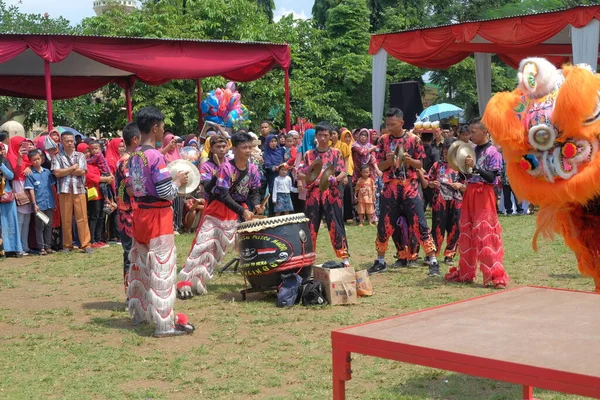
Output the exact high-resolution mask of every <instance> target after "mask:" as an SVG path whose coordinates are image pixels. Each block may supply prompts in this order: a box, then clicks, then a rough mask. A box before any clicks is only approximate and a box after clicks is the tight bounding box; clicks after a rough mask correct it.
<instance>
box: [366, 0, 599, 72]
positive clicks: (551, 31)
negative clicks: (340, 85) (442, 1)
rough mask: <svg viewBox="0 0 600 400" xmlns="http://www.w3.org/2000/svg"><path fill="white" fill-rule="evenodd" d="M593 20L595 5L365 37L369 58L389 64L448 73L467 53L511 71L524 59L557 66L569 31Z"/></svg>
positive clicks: (565, 52) (568, 45) (566, 56)
mask: <svg viewBox="0 0 600 400" xmlns="http://www.w3.org/2000/svg"><path fill="white" fill-rule="evenodd" d="M593 19H596V20H600V5H594V6H580V7H576V8H572V9H569V10H562V11H555V12H548V13H542V14H535V15H526V16H518V17H510V18H500V19H495V20H487V21H474V22H465V23H461V24H454V25H447V26H440V27H433V28H422V29H418V30H409V31H404V32H396V33H383V34H378V35H372V36H371V43H370V47H369V54H371V55H375V54H377V52H378V51H379V50H380V49H382V48H383V49H384V50H385V51H386V52H387V53H388V54H390V55H391V56H392V57H394V58H397V59H399V60H402V61H404V62H407V63H409V64H412V65H415V66H417V67H420V68H431V69H441V68H449V67H450V66H452V65H454V64H456V63H458V62H460V61H462V60H463V59H465V58H467V57H468V56H470V55H471V54H473V53H495V54H497V55H498V56H499V57H500V58H501V59H502V61H504V62H505V63H506V64H507V65H509V66H511V67H513V68H516V67H517V66H518V64H519V62H520V61H521V60H522V59H523V58H525V57H528V56H542V57H546V58H548V59H549V60H551V61H552V62H554V63H555V64H556V65H557V66H559V65H561V64H563V63H564V62H566V61H568V60H569V56H570V55H571V52H572V49H571V39H570V37H569V31H568V29H569V25H571V26H573V27H575V28H582V27H584V26H586V25H588V24H589V23H590V21H592V20H593Z"/></svg>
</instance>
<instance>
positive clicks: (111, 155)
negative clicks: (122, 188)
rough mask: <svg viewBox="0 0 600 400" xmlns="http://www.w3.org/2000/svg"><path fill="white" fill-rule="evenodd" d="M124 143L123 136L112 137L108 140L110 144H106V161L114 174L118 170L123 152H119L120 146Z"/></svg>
mask: <svg viewBox="0 0 600 400" xmlns="http://www.w3.org/2000/svg"><path fill="white" fill-rule="evenodd" d="M121 143H123V138H117V139H111V141H110V142H108V146H106V161H107V162H108V168H109V169H110V172H111V173H112V174H115V173H116V171H117V163H118V162H119V159H120V158H121V153H120V152H119V146H120V145H121Z"/></svg>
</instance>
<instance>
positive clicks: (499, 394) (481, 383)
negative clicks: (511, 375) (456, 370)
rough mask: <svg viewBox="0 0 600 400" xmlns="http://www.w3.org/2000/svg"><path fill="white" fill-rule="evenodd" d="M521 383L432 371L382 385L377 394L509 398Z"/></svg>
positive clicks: (438, 399) (433, 399) (451, 399)
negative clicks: (385, 386)
mask: <svg viewBox="0 0 600 400" xmlns="http://www.w3.org/2000/svg"><path fill="white" fill-rule="evenodd" d="M521 390H522V389H521V386H519V385H515V384H511V383H504V382H499V381H494V380H489V379H483V378H477V377H473V376H468V375H460V374H452V373H444V372H440V373H437V372H436V373H432V374H427V375H425V376H420V377H418V378H412V379H409V380H407V381H406V383H405V384H403V385H400V386H395V387H389V388H386V389H382V390H381V391H380V393H378V395H381V396H378V397H380V398H387V397H388V396H389V395H394V396H407V397H409V398H411V399H423V400H512V399H517V398H520V395H521V393H522V392H521Z"/></svg>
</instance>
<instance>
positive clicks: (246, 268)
mask: <svg viewBox="0 0 600 400" xmlns="http://www.w3.org/2000/svg"><path fill="white" fill-rule="evenodd" d="M237 233H238V251H239V255H240V257H239V258H240V265H241V267H240V272H241V274H242V275H243V276H244V277H245V278H246V279H247V280H248V282H249V283H250V285H251V289H249V290H248V289H247V290H244V291H243V292H242V295H243V296H244V297H245V294H246V293H251V292H263V291H267V290H275V289H277V287H278V286H279V285H280V284H281V273H291V272H295V273H297V274H298V275H300V276H301V277H302V278H303V279H307V278H309V277H310V276H311V274H312V265H313V264H314V262H315V259H316V257H317V255H316V254H315V252H314V249H313V244H312V239H311V236H310V230H309V228H308V218H306V215H304V214H290V215H282V216H279V217H272V218H265V219H257V220H252V221H247V222H242V223H241V224H240V225H239V227H238V231H237Z"/></svg>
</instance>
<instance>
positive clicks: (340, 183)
mask: <svg viewBox="0 0 600 400" xmlns="http://www.w3.org/2000/svg"><path fill="white" fill-rule="evenodd" d="M315 130H316V135H315V136H316V139H317V148H316V149H314V150H309V151H307V152H306V153H304V159H303V160H302V162H301V163H300V166H299V167H298V179H299V180H303V181H304V183H305V187H306V190H307V193H306V210H305V211H304V213H305V214H306V216H307V217H308V219H309V220H310V221H309V223H308V225H309V227H310V232H311V236H312V241H313V248H315V249H316V248H317V235H318V233H319V226H320V225H321V220H322V219H323V217H325V221H326V223H327V229H328V230H329V237H330V238H331V245H332V246H333V249H334V250H335V254H336V256H338V257H339V258H341V259H342V262H343V263H344V264H345V265H346V266H349V265H350V261H349V260H348V258H349V257H350V255H349V254H348V240H347V239H346V229H345V228H344V216H343V211H342V196H343V191H342V189H343V187H344V185H345V184H347V182H348V176H347V174H346V172H344V171H345V169H346V168H345V164H344V158H343V156H342V153H341V152H340V151H339V150H338V149H335V148H331V147H329V140H330V139H331V132H333V130H334V128H333V126H332V125H331V124H330V123H329V122H326V121H324V122H320V123H319V124H318V125H317V127H316V128H315ZM317 159H320V160H321V161H322V163H323V171H324V170H325V169H326V168H327V167H329V166H333V167H334V173H333V175H332V176H330V177H329V178H328V179H329V185H328V187H327V189H325V190H324V191H323V192H321V190H320V189H319V183H320V179H321V177H322V175H323V172H321V174H320V175H319V177H318V179H316V180H315V181H314V182H306V178H307V175H308V174H307V173H308V171H309V167H310V165H312V164H313V163H314V162H315V160H317Z"/></svg>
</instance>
